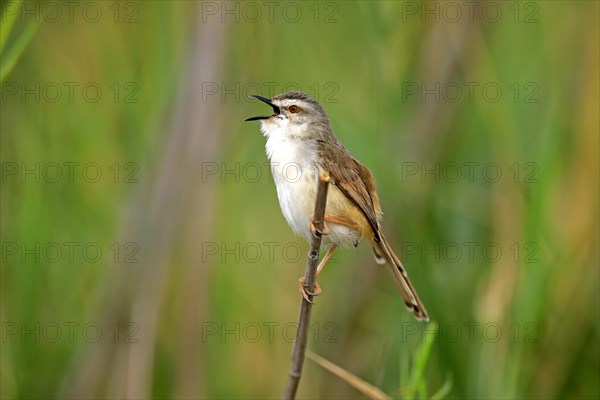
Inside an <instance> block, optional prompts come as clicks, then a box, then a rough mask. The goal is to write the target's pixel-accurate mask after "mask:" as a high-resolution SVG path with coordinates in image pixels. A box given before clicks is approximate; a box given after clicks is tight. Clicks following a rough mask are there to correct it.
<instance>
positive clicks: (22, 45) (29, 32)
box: [0, 18, 41, 82]
mask: <svg viewBox="0 0 600 400" xmlns="http://www.w3.org/2000/svg"><path fill="white" fill-rule="evenodd" d="M14 20H15V18H11V20H10V21H11V22H8V23H7V26H8V28H7V27H5V26H4V24H3V27H2V39H1V45H2V46H1V47H0V58H1V60H2V61H1V62H0V82H4V79H5V78H6V77H7V76H8V74H9V73H10V71H12V69H13V68H14V67H15V65H16V64H17V61H19V58H20V57H21V54H23V51H24V50H25V49H26V48H27V46H28V45H29V42H30V41H31V39H32V38H33V36H34V35H35V32H36V31H37V29H38V28H39V26H40V25H41V23H40V22H32V23H30V24H29V25H27V27H26V28H25V30H24V31H23V32H22V33H21V34H20V35H19V37H18V38H17V39H15V42H14V43H13V45H12V46H10V49H8V50H7V49H6V47H7V44H6V40H7V38H8V36H9V34H10V31H9V29H12V26H13V23H14ZM5 30H6V32H5Z"/></svg>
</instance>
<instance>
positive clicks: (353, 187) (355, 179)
mask: <svg viewBox="0 0 600 400" xmlns="http://www.w3.org/2000/svg"><path fill="white" fill-rule="evenodd" d="M318 151H319V153H320V154H319V160H320V161H321V167H322V168H323V169H324V170H326V171H327V172H329V175H330V177H331V179H332V182H333V183H334V184H335V186H336V187H337V188H338V189H339V190H340V191H341V192H342V193H343V194H344V195H345V196H346V197H347V198H348V199H349V200H350V201H351V202H352V203H354V204H355V205H356V207H358V208H359V209H360V210H361V212H362V213H363V214H364V216H365V217H366V218H367V221H369V224H370V225H371V227H372V228H373V232H374V240H375V241H376V242H379V241H380V240H381V238H380V235H379V223H378V221H379V220H378V217H379V215H380V213H381V210H380V208H379V200H378V198H377V193H376V191H375V180H374V179H373V175H371V172H370V171H369V170H368V169H367V168H366V167H365V166H363V165H362V164H361V163H360V162H358V161H357V160H356V159H354V157H352V155H351V154H350V152H349V151H348V150H347V149H346V148H345V147H344V146H343V145H341V144H337V143H326V142H324V141H319V146H318Z"/></svg>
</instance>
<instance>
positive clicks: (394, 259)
mask: <svg viewBox="0 0 600 400" xmlns="http://www.w3.org/2000/svg"><path fill="white" fill-rule="evenodd" d="M380 237H381V241H380V242H379V243H377V242H375V241H374V242H373V252H374V253H375V260H376V261H377V262H378V263H379V264H383V263H386V261H387V265H389V267H390V268H389V271H390V272H391V273H392V276H393V277H394V281H395V282H396V285H397V286H398V288H399V289H400V294H401V295H402V299H403V300H404V304H405V305H406V308H408V310H409V311H411V312H412V313H413V314H415V318H416V319H418V320H420V321H429V316H428V315H427V310H426V309H425V306H424V305H423V303H422V302H421V299H419V296H418V295H417V291H416V290H415V288H414V286H413V285H412V283H411V282H410V279H408V274H407V273H406V270H405V269H404V266H403V265H402V263H401V262H400V259H398V256H396V254H395V253H394V251H393V250H392V248H391V247H390V245H389V243H388V241H387V240H386V238H385V237H384V236H383V234H381V233H380Z"/></svg>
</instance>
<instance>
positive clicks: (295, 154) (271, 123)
mask: <svg viewBox="0 0 600 400" xmlns="http://www.w3.org/2000/svg"><path fill="white" fill-rule="evenodd" d="M251 97H254V98H256V99H258V100H260V101H262V102H264V103H266V104H267V105H269V106H270V107H271V108H272V110H273V113H272V114H270V115H260V116H255V117H250V118H246V119H245V121H260V122H261V124H260V130H261V132H262V133H263V135H264V136H265V137H266V145H265V149H266V154H267V157H268V159H269V162H270V166H271V173H272V177H273V181H274V182H275V186H276V189H277V197H278V199H279V205H280V208H281V211H282V213H283V216H284V218H285V219H286V221H287V223H288V224H289V226H290V227H291V229H292V231H294V233H296V234H298V235H301V236H304V237H305V238H306V239H307V240H308V241H309V242H310V240H311V237H312V235H313V234H314V231H315V225H314V221H313V215H312V214H313V210H314V205H315V200H316V195H317V183H318V177H319V174H320V173H321V172H326V173H328V174H329V177H330V188H329V195H328V197H327V202H326V206H325V216H324V224H325V225H324V229H323V236H322V243H323V247H324V248H326V249H328V250H327V252H326V254H325V255H324V256H323V258H322V260H321V261H320V263H319V265H318V267H317V275H318V274H319V273H320V272H321V271H322V270H323V267H324V266H325V264H326V263H327V261H328V260H329V259H330V257H331V256H332V255H333V254H334V252H335V251H336V250H337V249H338V248H348V247H357V246H358V243H359V241H361V240H368V241H369V242H370V243H371V246H372V249H373V254H374V257H375V261H376V262H377V263H378V264H387V265H388V266H389V268H388V270H389V271H390V272H391V274H392V277H393V279H394V282H395V283H396V285H397V286H398V289H399V291H400V295H401V296H402V299H403V301H404V304H405V305H406V308H407V309H408V310H409V311H411V312H412V313H413V314H414V316H415V318H416V319H417V320H424V321H428V320H429V316H428V313H427V310H426V309H425V306H424V305H423V303H422V301H421V299H420V298H419V296H418V294H417V291H416V290H415V288H414V286H413V284H412V282H411V281H410V279H409V277H408V274H407V272H406V269H405V268H404V266H403V265H402V262H401V261H400V259H399V258H398V256H397V255H396V254H395V253H394V251H393V250H392V247H391V246H390V244H389V242H388V240H387V239H386V237H385V235H384V234H383V231H382V229H381V222H382V216H383V213H382V211H381V206H380V204H379V197H378V195H377V191H376V188H375V179H374V178H373V174H372V173H371V171H369V169H368V168H367V167H365V166H364V165H363V164H361V163H360V162H359V161H358V160H357V159H356V158H354V157H353V156H352V154H350V151H349V150H348V149H347V148H346V147H345V146H344V145H343V144H342V142H341V141H340V140H339V139H338V138H337V136H336V135H335V133H334V132H333V130H332V129H331V123H330V121H329V118H328V117H327V114H326V113H325V111H324V110H323V107H322V106H321V105H320V104H319V103H318V102H317V101H316V100H315V99H313V98H312V97H310V96H309V95H308V94H306V93H303V92H300V91H290V92H285V93H281V94H278V95H276V96H274V97H272V98H270V99H269V98H266V97H263V96H260V95H253V96H251ZM302 280H303V278H301V279H300V283H301V284H300V291H301V292H302V295H303V296H304V298H305V299H307V300H308V294H311V295H318V294H319V293H320V292H321V289H320V286H318V285H317V286H316V288H315V292H314V293H307V291H306V289H305V288H304V285H303V284H302V283H303V282H302Z"/></svg>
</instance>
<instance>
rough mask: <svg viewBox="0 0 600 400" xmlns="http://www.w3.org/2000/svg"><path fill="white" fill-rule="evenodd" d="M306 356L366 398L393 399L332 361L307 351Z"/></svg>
mask: <svg viewBox="0 0 600 400" xmlns="http://www.w3.org/2000/svg"><path fill="white" fill-rule="evenodd" d="M306 356H307V357H308V358H310V359H311V360H313V361H314V362H316V363H317V364H319V365H320V366H321V367H323V368H325V369H326V370H327V371H329V372H331V373H332V374H334V375H336V376H338V377H339V378H341V379H342V380H344V381H345V382H346V383H348V384H349V385H350V386H352V387H353V388H355V389H356V390H358V391H359V392H361V393H362V394H364V395H365V396H368V397H369V398H370V399H391V397H390V396H388V395H387V394H385V393H384V392H383V391H381V390H380V389H379V388H377V387H375V386H373V385H371V384H370V383H369V382H366V381H364V380H362V379H360V378H359V377H358V376H356V375H354V374H353V373H352V372H349V371H347V370H345V369H343V368H342V367H339V366H337V365H335V364H334V363H332V362H331V361H328V360H326V359H324V358H323V357H321V356H319V355H317V354H315V353H313V352H312V351H310V350H307V352H306Z"/></svg>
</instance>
